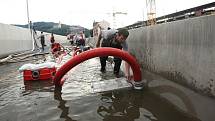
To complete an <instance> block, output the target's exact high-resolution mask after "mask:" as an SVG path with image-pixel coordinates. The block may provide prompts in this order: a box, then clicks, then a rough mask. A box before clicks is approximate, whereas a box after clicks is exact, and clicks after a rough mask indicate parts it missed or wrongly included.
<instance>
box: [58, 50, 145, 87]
mask: <svg viewBox="0 0 215 121" xmlns="http://www.w3.org/2000/svg"><path fill="white" fill-rule="evenodd" d="M101 56H116V57H119V58H121V59H123V60H124V61H126V62H127V63H129V64H130V66H131V68H132V70H133V73H134V82H135V83H136V84H134V85H136V86H140V85H141V71H140V66H139V64H138V63H137V61H136V59H135V58H134V57H133V56H131V55H130V54H129V53H128V52H126V51H122V50H120V49H116V48H109V47H102V48H96V49H92V50H88V51H85V52H82V53H80V54H78V55H76V56H74V57H73V58H72V59H70V60H69V61H68V62H66V63H65V64H64V65H63V66H61V67H60V68H59V69H58V71H57V72H56V75H55V77H54V83H55V85H56V86H62V85H63V81H62V80H61V79H62V77H63V76H64V75H65V74H66V73H67V72H68V71H69V70H71V69H72V68H73V67H75V66H76V65H78V64H80V63H81V62H83V61H85V60H88V59H91V58H94V57H101ZM141 86H142V85H141Z"/></svg>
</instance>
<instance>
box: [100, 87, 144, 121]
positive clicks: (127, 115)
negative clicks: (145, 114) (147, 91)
mask: <svg viewBox="0 0 215 121" xmlns="http://www.w3.org/2000/svg"><path fill="white" fill-rule="evenodd" d="M101 101H102V102H104V103H105V104H104V105H101V106H99V107H98V109H97V113H98V115H100V116H101V117H103V120H104V121H110V120H111V121H134V120H135V119H138V118H139V117H140V110H139V108H140V106H139V104H138V103H135V100H129V99H128V96H127V94H126V93H121V92H118V91H114V92H109V93H104V94H102V97H101Z"/></svg>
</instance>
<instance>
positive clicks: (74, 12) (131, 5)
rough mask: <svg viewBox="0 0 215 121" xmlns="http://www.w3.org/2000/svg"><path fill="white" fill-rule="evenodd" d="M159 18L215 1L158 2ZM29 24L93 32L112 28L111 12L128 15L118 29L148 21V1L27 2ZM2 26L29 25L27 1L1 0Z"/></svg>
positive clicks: (122, 17) (120, 20) (119, 19)
mask: <svg viewBox="0 0 215 121" xmlns="http://www.w3.org/2000/svg"><path fill="white" fill-rule="evenodd" d="M155 1H156V16H157V17H158V16H161V15H164V14H169V13H173V12H176V11H180V10H184V9H188V8H191V7H195V6H199V5H202V4H206V3H210V2H214V0H155ZM28 3H29V4H28V5H29V14H30V16H29V17H30V20H31V21H33V22H38V21H45V22H56V23H58V22H59V21H60V22H61V23H64V24H68V25H80V26H83V27H86V28H89V29H91V28H92V24H93V21H102V20H106V21H108V22H110V23H111V26H112V24H113V16H112V14H111V13H112V12H113V11H115V12H124V13H127V15H124V14H119V15H116V16H115V19H116V20H115V21H116V24H117V27H121V26H126V25H129V24H132V23H135V22H137V21H142V20H143V19H146V17H147V16H146V0H28ZM0 15H1V17H0V23H5V24H27V22H28V19H27V8H26V0H0Z"/></svg>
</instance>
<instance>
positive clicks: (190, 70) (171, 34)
mask: <svg viewBox="0 0 215 121" xmlns="http://www.w3.org/2000/svg"><path fill="white" fill-rule="evenodd" d="M214 21H215V16H214V15H212V16H204V17H199V18H193V19H186V20H181V21H175V22H171V23H165V24H159V25H155V26H152V27H144V28H138V29H134V30H130V36H129V38H128V42H129V51H130V52H131V53H132V54H134V55H135V56H136V58H137V59H138V61H139V62H140V63H141V65H142V67H143V69H147V70H149V71H151V72H154V73H156V74H159V75H161V76H163V77H166V78H168V79H170V80H172V81H176V82H178V83H181V84H184V85H187V86H189V87H191V88H193V89H196V90H201V91H203V92H204V93H207V94H210V95H213V96H215V51H214V48H215V33H214V32H215V22H214Z"/></svg>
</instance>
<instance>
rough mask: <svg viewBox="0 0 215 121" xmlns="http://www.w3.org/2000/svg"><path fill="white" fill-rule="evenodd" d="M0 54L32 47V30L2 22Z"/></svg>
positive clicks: (0, 25)
mask: <svg viewBox="0 0 215 121" xmlns="http://www.w3.org/2000/svg"><path fill="white" fill-rule="evenodd" d="M0 43H1V47H0V56H5V55H7V54H11V53H14V52H19V51H24V50H30V49H32V42H31V36H30V31H29V30H28V29H24V28H20V27H15V26H11V25H6V24H1V23H0Z"/></svg>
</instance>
